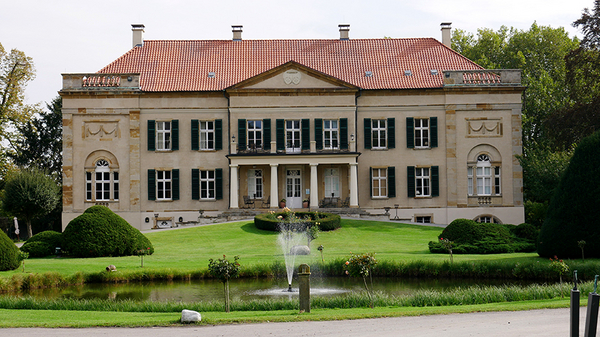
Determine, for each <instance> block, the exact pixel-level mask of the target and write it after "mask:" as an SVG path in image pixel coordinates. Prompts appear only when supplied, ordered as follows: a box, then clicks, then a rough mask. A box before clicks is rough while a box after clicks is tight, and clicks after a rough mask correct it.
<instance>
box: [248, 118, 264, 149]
mask: <svg viewBox="0 0 600 337" xmlns="http://www.w3.org/2000/svg"><path fill="white" fill-rule="evenodd" d="M247 130H248V149H252V150H254V149H262V147H263V145H262V144H263V143H262V121H261V120H258V121H248V125H247Z"/></svg>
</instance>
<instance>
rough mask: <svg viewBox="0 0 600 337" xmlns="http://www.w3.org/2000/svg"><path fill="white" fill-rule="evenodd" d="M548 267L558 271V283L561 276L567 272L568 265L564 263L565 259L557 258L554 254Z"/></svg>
mask: <svg viewBox="0 0 600 337" xmlns="http://www.w3.org/2000/svg"><path fill="white" fill-rule="evenodd" d="M550 267H551V268H552V270H554V271H555V272H557V273H558V276H559V278H560V283H562V276H563V275H566V274H567V273H568V272H569V266H568V265H567V264H566V263H565V261H563V260H559V259H558V257H556V255H554V259H553V258H550Z"/></svg>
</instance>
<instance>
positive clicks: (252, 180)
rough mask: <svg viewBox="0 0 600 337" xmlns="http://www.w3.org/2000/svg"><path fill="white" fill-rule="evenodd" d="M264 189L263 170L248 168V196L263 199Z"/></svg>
mask: <svg viewBox="0 0 600 337" xmlns="http://www.w3.org/2000/svg"><path fill="white" fill-rule="evenodd" d="M263 191H264V184H263V170H261V169H250V170H248V196H249V197H250V198H251V199H262V198H263Z"/></svg>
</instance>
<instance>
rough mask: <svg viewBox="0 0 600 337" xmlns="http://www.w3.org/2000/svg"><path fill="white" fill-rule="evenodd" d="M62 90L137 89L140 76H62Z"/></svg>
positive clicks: (95, 74)
mask: <svg viewBox="0 0 600 337" xmlns="http://www.w3.org/2000/svg"><path fill="white" fill-rule="evenodd" d="M62 76H63V90H90V89H112V88H115V89H139V87H140V74H98V73H93V74H62Z"/></svg>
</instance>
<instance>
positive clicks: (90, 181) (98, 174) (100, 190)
mask: <svg viewBox="0 0 600 337" xmlns="http://www.w3.org/2000/svg"><path fill="white" fill-rule="evenodd" d="M85 180H86V184H85V185H86V186H85V192H86V193H85V195H86V201H92V202H107V201H116V200H119V171H118V170H116V169H114V168H112V169H111V167H110V164H109V162H108V161H107V160H106V159H98V160H97V161H96V163H95V165H94V168H93V169H88V170H86V172H85Z"/></svg>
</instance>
